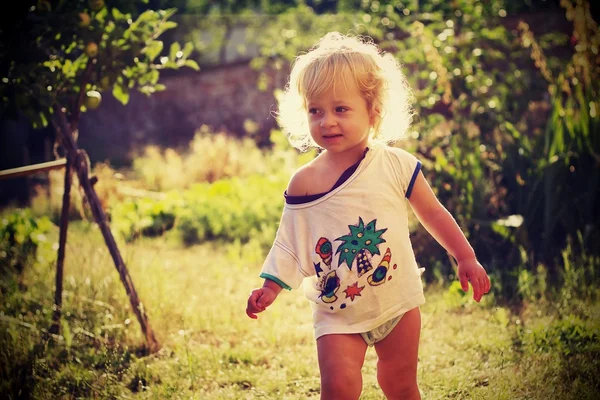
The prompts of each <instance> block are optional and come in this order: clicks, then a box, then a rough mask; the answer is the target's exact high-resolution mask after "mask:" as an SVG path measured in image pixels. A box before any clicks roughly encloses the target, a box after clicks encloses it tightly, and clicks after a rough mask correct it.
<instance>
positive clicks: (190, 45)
mask: <svg viewBox="0 0 600 400" xmlns="http://www.w3.org/2000/svg"><path fill="white" fill-rule="evenodd" d="M192 51H194V44H193V43H192V42H186V43H185V45H184V46H183V58H188V57H189V56H190V54H192Z"/></svg>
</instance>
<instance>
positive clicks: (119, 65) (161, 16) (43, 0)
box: [0, 0, 198, 352]
mask: <svg viewBox="0 0 600 400" xmlns="http://www.w3.org/2000/svg"><path fill="white" fill-rule="evenodd" d="M147 4H148V0H141V1H136V0H114V1H110V2H109V4H106V3H105V1H104V0H52V1H50V0H37V1H34V2H25V3H24V4H23V3H22V4H19V5H16V6H15V7H16V11H15V12H13V13H8V12H7V13H4V14H3V17H2V25H1V28H0V79H2V85H1V86H0V117H2V118H16V117H17V116H18V115H19V114H23V115H25V116H26V117H27V118H28V119H29V120H30V121H31V123H32V125H33V126H34V127H41V126H46V125H48V124H49V123H52V125H53V126H54V128H55V130H56V133H57V137H58V141H57V145H59V146H60V149H62V151H63V152H64V155H65V156H66V158H67V165H66V171H65V189H64V195H63V205H62V207H63V208H62V214H61V218H60V236H59V249H58V259H57V273H56V293H55V312H54V315H53V325H52V327H51V329H50V331H51V332H53V333H57V332H58V330H59V327H60V323H59V320H60V316H61V305H62V275H63V265H64V257H65V243H66V238H67V226H68V224H67V223H68V209H69V203H70V188H71V182H72V173H73V171H74V172H76V174H77V176H78V179H79V181H80V184H81V186H82V187H83V189H84V191H85V194H86V198H87V200H88V203H89V205H90V208H91V210H92V214H93V216H94V219H95V221H96V222H97V223H98V225H99V227H100V230H101V231H102V234H103V236H104V240H105V242H106V244H107V246H108V248H109V251H110V253H111V256H112V258H113V261H114V263H115V266H116V268H117V270H118V272H119V275H120V278H121V281H122V283H123V285H124V286H125V289H126V291H127V294H128V295H129V298H130V302H131V306H132V308H133V311H134V313H135V314H136V317H137V318H138V321H139V322H140V325H141V327H142V330H143V332H144V334H145V336H146V342H147V346H148V349H149V350H150V351H151V352H153V351H156V350H158V349H159V348H160V345H159V343H158V341H157V340H156V338H155V336H154V333H153V331H152V329H151V327H150V325H149V322H148V318H147V315H146V310H145V308H144V307H143V304H142V303H141V302H140V300H139V298H138V296H137V293H136V290H135V287H134V285H133V281H132V280H131V277H130V276H129V273H128V271H127V268H126V267H125V264H124V262H123V260H122V258H121V255H120V253H119V250H118V248H117V245H116V242H115V240H114V237H113V235H112V233H111V231H110V228H109V226H108V221H107V218H106V214H105V213H104V211H103V209H102V207H101V205H100V203H99V201H98V197H97V195H96V192H95V190H94V187H93V186H94V183H95V181H97V179H96V178H94V177H90V176H89V172H90V165H89V164H90V163H89V158H88V157H87V154H86V152H85V151H84V150H82V149H79V148H78V146H77V137H78V135H79V130H78V122H79V116H80V113H81V112H85V111H86V110H88V109H92V108H96V107H98V106H99V105H100V102H101V99H102V93H103V92H107V91H112V94H113V95H114V96H115V98H117V99H118V100H119V101H120V102H121V103H123V104H126V103H127V102H128V101H129V93H130V91H131V90H134V89H136V90H139V91H140V92H142V93H145V94H147V95H151V94H152V93H155V92H157V91H160V90H164V85H161V84H160V83H158V81H159V77H160V71H161V70H163V69H178V68H180V67H183V66H187V67H190V68H193V69H196V70H197V69H198V65H197V64H196V62H195V61H193V60H189V59H188V56H189V55H190V54H191V52H192V50H193V47H192V45H191V44H187V45H185V46H184V47H183V48H182V47H181V45H180V44H179V43H173V44H172V45H171V47H170V49H169V52H168V54H165V55H163V47H164V46H163V42H162V41H160V40H158V38H159V37H160V36H161V34H163V33H164V32H165V31H167V30H169V29H172V28H174V27H175V26H176V25H177V24H176V23H175V22H173V21H169V18H171V17H172V16H173V15H174V13H175V12H176V10H175V9H167V10H152V9H148V8H147ZM17 32H18V34H15V33H17ZM159 56H160V57H159Z"/></svg>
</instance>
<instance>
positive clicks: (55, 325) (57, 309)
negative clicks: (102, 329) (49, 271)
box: [50, 159, 73, 335]
mask: <svg viewBox="0 0 600 400" xmlns="http://www.w3.org/2000/svg"><path fill="white" fill-rule="evenodd" d="M72 183H73V171H72V169H71V162H70V160H69V159H67V164H66V165H65V188H64V192H63V200H62V209H61V210H60V233H59V238H58V256H57V260H56V292H55V293H54V312H53V313H52V326H51V327H50V333H53V334H55V335H57V334H58V332H60V316H61V312H62V310H61V309H62V290H63V271H64V264H65V246H66V244H67V229H68V227H69V208H70V206H71V184H72Z"/></svg>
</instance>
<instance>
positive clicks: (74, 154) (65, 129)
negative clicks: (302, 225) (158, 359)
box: [53, 106, 160, 353]
mask: <svg viewBox="0 0 600 400" xmlns="http://www.w3.org/2000/svg"><path fill="white" fill-rule="evenodd" d="M53 118H54V123H55V126H56V127H57V128H58V130H59V132H57V133H60V137H61V140H62V145H63V147H64V148H65V150H66V151H67V154H68V159H69V160H72V161H73V168H74V170H75V172H76V173H77V177H78V179H79V184H80V185H81V187H82V188H83V190H84V192H85V196H86V198H87V201H88V204H89V205H90V208H91V210H92V215H93V216H94V220H95V221H96V223H97V224H98V226H99V227H100V231H101V232H102V236H103V237H104V242H105V243H106V246H107V247H108V250H109V252H110V255H111V256H112V259H113V262H114V263H115V267H116V268H117V271H118V272H119V277H120V278H121V282H122V283H123V286H125V291H126V292H127V295H128V296H129V302H130V303H131V307H132V308H133V312H134V314H135V316H136V317H137V319H138V322H139V323H140V326H141V328H142V332H143V333H144V336H145V337H146V345H147V347H148V350H149V351H150V353H155V352H157V351H158V350H160V344H159V342H158V340H157V339H156V337H155V335H154V331H153V330H152V328H151V326H150V322H149V320H148V316H147V314H146V308H145V307H144V306H143V303H142V302H141V301H140V299H139V297H138V294H137V291H136V290H135V286H134V285H133V281H132V279H131V276H130V275H129V272H128V271H127V267H126V266H125V263H124V262H123V258H122V257H121V253H120V252H119V248H118V247H117V243H116V241H115V239H114V237H113V235H112V232H111V230H110V227H109V225H108V221H107V218H106V214H105V213H104V210H103V209H102V205H101V203H100V200H99V198H98V195H97V194H96V191H95V190H94V186H93V184H92V182H91V181H90V179H89V172H90V165H89V161H88V156H87V153H86V152H85V151H84V150H81V149H79V148H78V147H77V143H76V142H75V139H74V136H73V131H72V129H71V126H70V125H69V123H68V121H67V116H66V115H65V112H64V110H63V109H61V108H60V107H59V106H55V107H54V116H53ZM57 272H58V271H57Z"/></svg>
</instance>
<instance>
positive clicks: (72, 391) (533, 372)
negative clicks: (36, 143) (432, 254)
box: [0, 223, 600, 400]
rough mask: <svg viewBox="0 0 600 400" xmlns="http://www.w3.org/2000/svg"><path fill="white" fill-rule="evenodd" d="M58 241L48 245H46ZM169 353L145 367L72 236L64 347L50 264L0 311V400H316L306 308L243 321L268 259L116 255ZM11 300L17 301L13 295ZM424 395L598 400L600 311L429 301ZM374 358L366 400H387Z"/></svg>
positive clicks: (158, 245) (281, 305)
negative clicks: (55, 333)
mask: <svg viewBox="0 0 600 400" xmlns="http://www.w3.org/2000/svg"><path fill="white" fill-rule="evenodd" d="M51 240H53V239H51ZM119 246H120V249H121V251H122V254H123V257H124V259H125V262H126V265H127V267H128V269H129V271H130V274H131V276H132V278H133V282H134V284H135V286H136V289H137V291H138V294H139V296H140V298H141V300H142V301H143V302H144V306H145V307H146V308H147V310H148V314H149V318H150V323H151V325H152V327H153V329H154V330H155V331H156V335H157V337H158V338H159V340H160V342H161V344H162V349H161V350H160V351H159V352H158V353H156V354H151V355H147V354H145V352H144V350H143V337H142V335H141V333H140V329H139V325H138V323H137V321H136V320H135V317H134V314H133V313H132V312H131V311H130V306H129V302H128V299H127V297H126V294H125V290H124V288H123V286H122V285H121V283H120V281H119V278H118V274H117V272H116V270H115V268H114V265H113V264H112V259H111V258H110V256H109V254H108V251H107V250H106V248H105V247H104V244H103V241H102V238H101V235H100V232H99V231H98V229H97V228H95V227H94V226H93V225H88V224H86V223H73V224H72V225H71V227H70V232H69V241H68V248H67V257H66V265H65V280H64V285H65V297H64V303H63V325H62V327H63V329H62V331H61V336H59V337H50V336H48V335H47V334H45V332H44V329H45V328H47V327H48V326H49V323H50V319H51V314H52V299H53V295H54V275H53V274H54V272H53V270H54V267H53V264H52V263H50V264H48V261H52V256H53V251H54V250H52V252H50V253H41V254H40V261H38V262H37V263H36V264H35V265H31V266H28V267H29V268H27V270H26V271H25V275H24V277H23V284H24V285H25V286H26V289H19V288H18V286H17V285H16V284H14V285H13V286H11V282H10V280H9V278H7V277H4V278H3V280H4V282H3V287H5V288H8V289H6V290H4V291H3V292H2V293H1V296H2V297H1V298H0V302H1V305H0V378H1V379H0V392H2V393H4V394H5V397H4V398H8V399H16V398H36V399H56V398H59V399H75V398H85V399H88V398H92V399H112V398H124V399H290V400H296V399H297V400H299V399H317V398H319V374H318V368H317V357H316V349H315V344H314V340H313V330H312V317H311V313H310V308H309V305H308V304H307V302H306V301H305V299H304V298H303V296H302V293H301V291H293V292H285V293H283V294H282V295H281V296H280V298H279V299H278V300H277V302H276V303H275V304H274V305H273V306H271V308H269V310H268V311H267V312H265V313H263V314H261V315H260V317H259V319H258V320H256V321H255V320H251V319H249V318H247V317H246V315H245V312H244V310H245V303H246V299H247V295H248V293H249V292H250V290H251V289H252V288H253V287H255V286H257V285H260V284H261V282H260V280H259V278H258V277H257V275H258V271H259V269H260V263H261V261H262V258H263V257H264V251H263V250H262V249H260V247H257V246H256V245H252V244H249V245H240V244H235V243H220V244H215V243H208V244H204V245H199V246H194V247H189V248H184V247H181V246H180V245H179V244H177V243H176V241H174V240H171V238H169V236H166V237H161V238H154V239H145V238H144V239H141V240H138V241H136V242H134V243H127V244H125V243H119ZM11 288H12V289H11ZM426 298H427V303H426V304H425V305H424V306H423V307H422V315H423V317H422V320H423V330H422V339H421V348H420V363H419V381H420V387H421V390H422V392H423V398H424V399H448V398H454V399H575V398H577V399H593V398H596V395H597V393H598V392H599V391H600V382H599V376H600V361H598V360H599V359H600V357H598V356H599V355H600V344H599V343H598V339H599V338H600V334H599V333H598V332H599V330H598V322H597V321H599V320H600V318H598V317H600V306H599V304H598V302H596V301H592V300H588V301H586V302H585V304H584V306H582V307H579V308H577V310H584V311H583V312H581V313H579V314H578V315H570V314H569V311H567V310H564V309H562V308H559V307H553V306H552V304H547V303H544V304H533V303H531V304H528V305H527V307H524V308H522V309H520V310H518V312H516V311H511V310H510V309H508V308H506V307H503V306H501V305H500V304H499V302H497V301H496V300H495V299H494V297H493V296H488V297H485V298H484V300H483V301H482V302H481V303H479V304H478V303H475V302H474V301H473V300H472V299H470V297H469V296H468V295H464V294H462V292H461V291H460V290H456V285H451V286H450V287H449V288H448V287H445V286H442V285H428V286H427V287H426ZM375 365H376V358H375V352H374V349H372V348H371V349H369V350H368V353H367V358H366V362H365V366H364V368H363V373H364V390H363V396H362V399H365V400H367V399H382V398H383V396H382V394H381V392H380V390H379V389H378V387H377V384H376V378H375V376H376V370H375Z"/></svg>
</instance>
